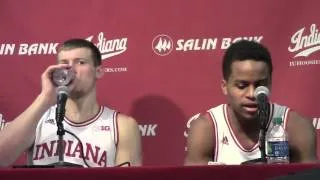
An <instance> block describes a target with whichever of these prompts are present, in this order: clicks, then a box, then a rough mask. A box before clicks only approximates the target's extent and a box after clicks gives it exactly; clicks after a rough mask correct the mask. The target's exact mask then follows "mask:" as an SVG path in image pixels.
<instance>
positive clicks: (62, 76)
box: [52, 68, 75, 86]
mask: <svg viewBox="0 0 320 180" xmlns="http://www.w3.org/2000/svg"><path fill="white" fill-rule="evenodd" d="M74 77H75V74H74V72H73V71H72V69H66V68H62V69H56V70H55V71H53V73H52V80H53V82H54V83H55V84H56V85H57V86H68V85H69V84H70V83H71V82H72V81H73V79H74Z"/></svg>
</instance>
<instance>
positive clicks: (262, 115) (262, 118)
mask: <svg viewBox="0 0 320 180" xmlns="http://www.w3.org/2000/svg"><path fill="white" fill-rule="evenodd" d="M258 102H259V103H258V109H259V110H258V119H259V122H260V132H259V149H260V153H261V158H257V159H252V160H249V161H245V162H243V163H241V164H265V163H267V158H266V144H265V140H266V132H267V124H268V118H269V111H270V105H269V103H268V101H267V98H261V101H258Z"/></svg>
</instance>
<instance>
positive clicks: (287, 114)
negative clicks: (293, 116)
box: [283, 108, 291, 130]
mask: <svg viewBox="0 0 320 180" xmlns="http://www.w3.org/2000/svg"><path fill="white" fill-rule="evenodd" d="M290 111H291V109H290V108H286V111H285V112H284V116H283V127H284V129H286V130H287V128H288V121H289V112H290Z"/></svg>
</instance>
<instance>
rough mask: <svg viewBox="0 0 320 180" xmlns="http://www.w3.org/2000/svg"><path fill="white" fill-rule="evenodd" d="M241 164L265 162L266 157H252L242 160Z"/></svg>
mask: <svg viewBox="0 0 320 180" xmlns="http://www.w3.org/2000/svg"><path fill="white" fill-rule="evenodd" d="M241 164H267V159H266V158H258V159H252V160H249V161H245V162H242V163H241Z"/></svg>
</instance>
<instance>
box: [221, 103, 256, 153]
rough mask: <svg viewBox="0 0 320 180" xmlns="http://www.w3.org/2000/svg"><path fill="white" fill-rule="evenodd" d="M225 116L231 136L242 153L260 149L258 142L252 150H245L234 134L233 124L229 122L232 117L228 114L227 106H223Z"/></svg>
mask: <svg viewBox="0 0 320 180" xmlns="http://www.w3.org/2000/svg"><path fill="white" fill-rule="evenodd" d="M223 116H224V119H225V121H226V123H227V126H228V129H229V132H230V134H231V136H232V138H233V140H234V142H235V144H236V145H237V146H238V147H239V148H240V149H241V150H242V151H244V152H252V151H254V150H255V149H257V148H258V147H259V142H257V143H256V144H254V145H253V146H252V147H251V148H248V149H246V148H244V147H243V146H242V145H241V143H240V142H239V141H238V138H237V136H236V134H235V133H234V132H233V128H232V126H231V123H230V122H229V121H230V119H231V117H230V115H229V113H228V110H227V105H226V104H224V105H223Z"/></svg>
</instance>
